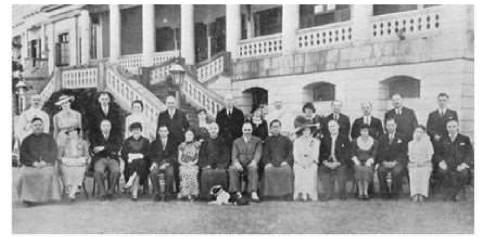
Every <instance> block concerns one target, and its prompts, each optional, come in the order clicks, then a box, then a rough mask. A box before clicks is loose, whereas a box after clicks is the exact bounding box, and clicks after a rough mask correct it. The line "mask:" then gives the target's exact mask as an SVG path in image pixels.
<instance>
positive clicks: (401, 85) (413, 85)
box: [382, 76, 420, 98]
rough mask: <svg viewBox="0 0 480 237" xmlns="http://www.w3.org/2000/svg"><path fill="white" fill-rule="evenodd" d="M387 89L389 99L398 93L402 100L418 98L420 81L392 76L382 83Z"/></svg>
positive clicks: (407, 77)
mask: <svg viewBox="0 0 480 237" xmlns="http://www.w3.org/2000/svg"><path fill="white" fill-rule="evenodd" d="M382 84H383V85H385V86H386V88H387V89H388V96H389V98H390V97H392V95H393V94H395V93H399V94H400V95H402V97H404V98H419V97H420V80H418V79H415V78H413V77H409V76H394V77H391V78H389V79H386V80H384V81H383V82H382Z"/></svg>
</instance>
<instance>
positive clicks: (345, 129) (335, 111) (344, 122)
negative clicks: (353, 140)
mask: <svg viewBox="0 0 480 237" xmlns="http://www.w3.org/2000/svg"><path fill="white" fill-rule="evenodd" d="M342 106H343V104H342V102H341V101H338V100H335V101H332V113H331V114H330V115H328V116H327V117H326V119H325V120H324V122H325V124H324V126H323V135H324V136H326V137H328V136H330V131H329V128H328V122H329V121H330V120H335V121H337V123H338V125H339V126H340V130H339V133H340V134H341V135H342V136H345V137H347V138H348V135H350V119H349V118H348V116H346V115H345V114H342Z"/></svg>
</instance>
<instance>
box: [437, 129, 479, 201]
mask: <svg viewBox="0 0 480 237" xmlns="http://www.w3.org/2000/svg"><path fill="white" fill-rule="evenodd" d="M447 132H448V134H447V136H444V137H443V138H442V139H441V140H440V143H441V148H440V151H439V155H438V156H436V159H435V161H434V172H435V174H436V176H437V177H438V179H439V180H440V183H441V185H442V186H443V187H444V190H445V191H446V192H445V196H444V198H445V200H453V201H458V200H459V195H458V194H459V192H460V190H462V188H463V186H464V185H466V184H468V182H469V179H470V170H471V169H473V157H474V156H473V147H472V143H471V142H470V138H468V136H465V135H463V134H460V133H459V132H458V121H456V120H450V121H448V122H447Z"/></svg>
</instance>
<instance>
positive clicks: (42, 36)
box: [40, 24, 47, 59]
mask: <svg viewBox="0 0 480 237" xmlns="http://www.w3.org/2000/svg"><path fill="white" fill-rule="evenodd" d="M45 31H46V27H45V24H41V25H40V58H42V59H45V58H47V55H45V53H46V51H45V44H46V43H47V42H45V39H46V34H47V33H46V32H45Z"/></svg>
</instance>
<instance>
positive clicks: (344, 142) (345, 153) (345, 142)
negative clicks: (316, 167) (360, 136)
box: [319, 134, 352, 165]
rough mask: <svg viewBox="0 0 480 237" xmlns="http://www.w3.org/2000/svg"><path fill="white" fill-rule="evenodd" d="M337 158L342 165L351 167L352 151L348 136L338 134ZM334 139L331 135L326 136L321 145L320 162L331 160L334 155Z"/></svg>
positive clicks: (336, 144)
mask: <svg viewBox="0 0 480 237" xmlns="http://www.w3.org/2000/svg"><path fill="white" fill-rule="evenodd" d="M334 149H335V158H336V159H337V161H338V162H340V163H341V164H342V165H351V162H352V161H351V159H350V158H351V157H352V149H351V143H350V140H349V139H348V136H345V135H342V134H338V136H337V139H336V140H335V148H334ZM331 151H332V137H331V136H330V135H328V136H324V137H323V138H322V140H321V143H320V162H319V164H321V163H322V162H323V161H325V160H329V159H330V156H331V155H332V153H331Z"/></svg>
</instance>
